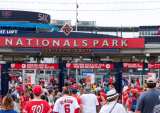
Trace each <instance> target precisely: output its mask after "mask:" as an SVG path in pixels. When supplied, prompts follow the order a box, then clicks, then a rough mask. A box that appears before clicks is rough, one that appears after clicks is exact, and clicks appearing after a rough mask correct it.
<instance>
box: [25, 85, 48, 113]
mask: <svg viewBox="0 0 160 113" xmlns="http://www.w3.org/2000/svg"><path fill="white" fill-rule="evenodd" d="M32 91H33V94H34V99H33V100H31V101H29V102H27V103H26V105H25V107H24V109H23V113H51V108H50V106H49V104H48V102H47V101H45V100H42V99H41V94H42V92H43V89H42V87H41V86H40V85H35V86H34V87H33V90H32Z"/></svg>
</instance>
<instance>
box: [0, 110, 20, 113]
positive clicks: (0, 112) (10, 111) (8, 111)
mask: <svg viewBox="0 0 160 113" xmlns="http://www.w3.org/2000/svg"><path fill="white" fill-rule="evenodd" d="M0 113H17V112H16V111H15V110H0Z"/></svg>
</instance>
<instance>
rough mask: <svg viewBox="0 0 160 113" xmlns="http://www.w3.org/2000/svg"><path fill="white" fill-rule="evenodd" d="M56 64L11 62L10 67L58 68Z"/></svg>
mask: <svg viewBox="0 0 160 113" xmlns="http://www.w3.org/2000/svg"><path fill="white" fill-rule="evenodd" d="M58 68H59V65H58V64H36V63H35V64H20V63H16V64H11V69H58Z"/></svg>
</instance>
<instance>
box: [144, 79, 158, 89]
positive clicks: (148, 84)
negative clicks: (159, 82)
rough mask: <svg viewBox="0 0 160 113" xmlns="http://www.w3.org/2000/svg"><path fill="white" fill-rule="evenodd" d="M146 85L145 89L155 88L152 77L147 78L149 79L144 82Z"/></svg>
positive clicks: (154, 80) (154, 81)
mask: <svg viewBox="0 0 160 113" xmlns="http://www.w3.org/2000/svg"><path fill="white" fill-rule="evenodd" d="M146 84H147V87H148V88H155V87H156V79H155V78H153V77H149V78H148V79H147V80H146Z"/></svg>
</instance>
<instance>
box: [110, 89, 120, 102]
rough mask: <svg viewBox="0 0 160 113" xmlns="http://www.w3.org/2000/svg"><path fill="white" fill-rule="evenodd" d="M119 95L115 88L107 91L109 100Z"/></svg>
mask: <svg viewBox="0 0 160 113" xmlns="http://www.w3.org/2000/svg"><path fill="white" fill-rule="evenodd" d="M118 96H119V94H118V93H117V92H116V90H115V89H111V90H110V91H108V92H107V99H108V100H111V99H113V98H115V97H118Z"/></svg>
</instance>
